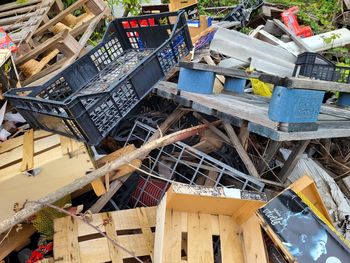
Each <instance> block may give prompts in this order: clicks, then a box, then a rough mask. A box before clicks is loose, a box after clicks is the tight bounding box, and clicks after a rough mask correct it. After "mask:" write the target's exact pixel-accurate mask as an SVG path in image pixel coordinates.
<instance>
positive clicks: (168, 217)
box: [155, 209, 187, 263]
mask: <svg viewBox="0 0 350 263" xmlns="http://www.w3.org/2000/svg"><path fill="white" fill-rule="evenodd" d="M181 219H182V218H181V213H180V212H178V211H174V210H171V209H167V210H166V213H165V223H164V224H165V228H164V234H165V237H166V238H165V239H163V242H164V245H163V246H164V250H163V251H164V254H163V255H162V260H163V261H164V260H165V259H166V260H169V263H178V262H180V261H181V243H182V241H181V226H182V224H181V221H182V220H181ZM157 228H158V224H157ZM186 229H187V228H186ZM155 259H156V257H155ZM156 262H157V261H156ZM159 262H161V261H159Z"/></svg>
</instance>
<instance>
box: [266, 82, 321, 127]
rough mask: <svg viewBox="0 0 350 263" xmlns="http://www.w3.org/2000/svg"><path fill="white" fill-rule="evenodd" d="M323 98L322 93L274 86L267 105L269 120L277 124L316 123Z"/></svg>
mask: <svg viewBox="0 0 350 263" xmlns="http://www.w3.org/2000/svg"><path fill="white" fill-rule="evenodd" d="M323 96H324V92H323V91H318V90H303V89H287V88H285V87H282V86H276V87H275V88H274V90H273V93H272V98H271V102H270V105H269V112H268V114H269V118H270V119H271V120H273V121H277V122H291V123H303V122H305V123H308V122H316V121H317V118H318V115H319V113H320V109H321V104H322V99H323Z"/></svg>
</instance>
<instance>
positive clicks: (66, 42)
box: [15, 0, 109, 85]
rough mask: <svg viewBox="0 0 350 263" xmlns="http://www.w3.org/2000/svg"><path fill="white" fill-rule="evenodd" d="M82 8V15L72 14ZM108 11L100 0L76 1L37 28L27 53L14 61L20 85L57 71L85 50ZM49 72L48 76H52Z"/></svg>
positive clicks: (23, 53) (46, 76)
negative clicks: (18, 73)
mask: <svg viewBox="0 0 350 263" xmlns="http://www.w3.org/2000/svg"><path fill="white" fill-rule="evenodd" d="M78 9H83V10H84V12H83V14H81V15H79V16H75V15H73V13H74V12H75V11H76V10H78ZM108 13H109V9H108V8H107V6H106V5H105V4H104V2H103V1H102V0H79V1H77V2H76V3H74V4H73V5H71V6H70V7H68V8H67V9H65V10H63V11H62V12H59V13H58V14H57V15H56V16H54V17H53V18H52V19H47V20H46V22H45V23H44V24H43V25H42V26H40V28H38V29H37V30H36V31H35V32H34V34H33V37H32V40H31V42H30V45H27V47H26V50H25V51H26V52H23V51H24V49H22V52H20V54H21V56H18V57H17V58H16V60H15V62H16V65H17V67H18V68H19V69H21V71H22V73H23V74H22V81H23V85H28V84H30V83H32V82H34V81H36V80H38V79H41V78H45V79H44V80H43V81H42V82H45V81H46V80H47V79H48V77H49V74H50V73H52V72H55V74H57V73H58V72H59V71H60V70H63V69H64V68H65V67H66V66H68V65H70V64H71V63H72V62H74V60H75V59H76V58H78V57H79V56H80V55H82V54H83V52H84V47H85V45H86V43H87V41H88V39H89V38H90V36H91V34H92V33H93V31H94V29H95V27H96V26H97V24H98V23H99V22H100V21H101V19H102V18H103V17H104V16H105V15H107V14H108ZM51 76H52V75H50V77H51Z"/></svg>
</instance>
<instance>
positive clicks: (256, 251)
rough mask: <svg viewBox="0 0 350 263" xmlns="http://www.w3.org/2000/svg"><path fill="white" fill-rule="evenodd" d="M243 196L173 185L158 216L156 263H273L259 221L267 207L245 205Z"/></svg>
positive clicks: (255, 203) (252, 203)
mask: <svg viewBox="0 0 350 263" xmlns="http://www.w3.org/2000/svg"><path fill="white" fill-rule="evenodd" d="M232 191H233V192H234V193H233V194H232ZM240 193H241V191H240V190H238V189H234V190H231V191H230V193H227V192H226V190H224V189H223V188H206V187H198V186H197V187H196V186H188V185H184V184H178V183H176V184H173V185H172V186H171V188H170V189H169V190H168V192H167V193H166V195H165V196H164V198H163V200H162V202H161V204H160V205H159V207H158V210H157V227H156V229H157V230H156V238H155V246H154V262H157V263H161V262H168V263H170V262H173V263H180V262H182V263H184V262H188V263H197V262H208V263H209V262H214V257H216V256H217V255H216V254H219V256H220V257H221V262H222V263H229V262H230V263H231V262H235V263H238V262H247V263H254V262H256V263H264V262H267V256H266V252H265V247H264V241H263V236H262V232H261V228H260V224H259V221H258V219H257V217H256V215H255V211H256V210H257V209H258V208H259V207H261V206H262V205H264V202H262V201H258V200H244V199H242V198H241V194H240ZM218 240H219V241H218ZM218 242H219V243H218ZM215 243H216V244H219V245H218V246H219V247H220V249H218V250H217V249H214V246H215ZM214 251H218V252H217V253H214ZM216 262H217V261H216Z"/></svg>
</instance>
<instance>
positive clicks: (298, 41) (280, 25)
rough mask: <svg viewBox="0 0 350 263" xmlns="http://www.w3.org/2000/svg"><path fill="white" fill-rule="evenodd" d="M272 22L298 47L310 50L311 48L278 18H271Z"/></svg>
mask: <svg viewBox="0 0 350 263" xmlns="http://www.w3.org/2000/svg"><path fill="white" fill-rule="evenodd" d="M273 23H274V24H275V25H276V26H277V27H278V28H279V29H281V30H282V31H283V32H285V33H286V34H287V35H288V36H289V37H290V38H291V39H292V40H293V41H294V42H295V44H297V45H298V46H299V47H301V48H302V49H304V50H305V51H307V52H312V49H311V48H310V47H309V46H308V45H307V44H305V43H304V42H303V40H302V39H301V38H300V37H298V36H296V35H295V34H294V33H293V32H292V31H291V30H290V29H289V28H287V27H286V26H285V25H284V24H283V23H282V22H281V21H280V20H278V19H273Z"/></svg>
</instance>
